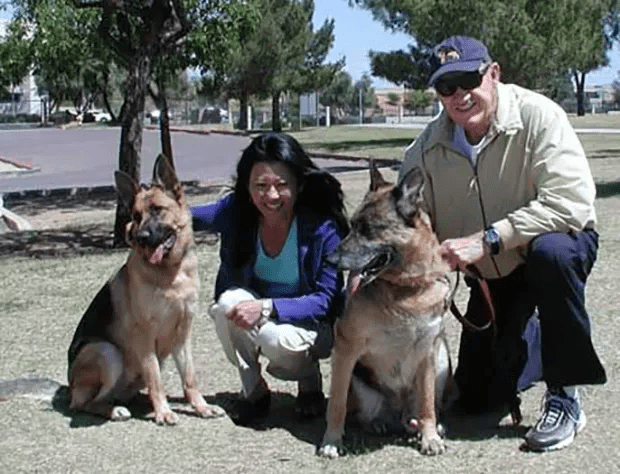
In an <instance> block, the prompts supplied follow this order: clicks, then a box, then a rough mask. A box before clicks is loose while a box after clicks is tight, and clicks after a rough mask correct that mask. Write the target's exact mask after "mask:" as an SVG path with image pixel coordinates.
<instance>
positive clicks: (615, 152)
mask: <svg viewBox="0 0 620 474" xmlns="http://www.w3.org/2000/svg"><path fill="white" fill-rule="evenodd" d="M587 155H588V158H589V159H592V160H600V159H605V158H617V157H618V156H620V149H619V148H609V149H603V150H594V151H591V152H589V153H588V154H587Z"/></svg>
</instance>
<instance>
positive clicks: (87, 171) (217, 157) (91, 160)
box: [0, 127, 249, 193]
mask: <svg viewBox="0 0 620 474" xmlns="http://www.w3.org/2000/svg"><path fill="white" fill-rule="evenodd" d="M248 142H249V139H248V138H246V137H238V136H225V135H218V134H212V135H198V134H189V133H173V135H172V145H173V149H174V153H175V156H174V160H175V166H176V167H177V171H178V174H179V177H180V179H181V180H183V181H185V180H200V181H212V180H214V179H218V180H219V179H222V178H224V179H226V178H229V177H230V176H231V175H232V174H233V172H234V165H235V163H236V161H237V159H238V158H239V155H240V152H241V150H242V149H243V148H244V147H245V146H247V144H248ZM119 143H120V128H118V127H115V128H90V129H68V130H62V129H37V130H11V131H0V157H2V158H8V159H9V160H12V161H14V162H18V163H24V164H28V165H31V166H33V167H35V168H38V171H36V172H33V173H28V174H20V175H12V176H11V175H6V174H0V193H6V192H9V191H22V190H37V189H56V188H67V187H69V188H70V187H91V186H105V185H111V184H113V179H114V170H115V169H117V167H118V149H119ZM160 150H161V147H160V145H159V132H156V131H150V130H145V131H144V135H143V144H142V167H141V171H142V181H143V182H148V181H150V177H151V173H152V167H153V162H154V161H155V157H156V156H157V154H158V153H159V151H160Z"/></svg>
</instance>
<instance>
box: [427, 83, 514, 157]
mask: <svg viewBox="0 0 620 474" xmlns="http://www.w3.org/2000/svg"><path fill="white" fill-rule="evenodd" d="M433 123H434V126H433ZM522 129H523V121H522V120H521V113H520V111H519V104H518V100H517V95H516V93H515V90H514V86H512V85H506V84H502V83H501V82H500V83H499V84H498V85H497V112H496V114H495V118H494V119H493V120H492V122H491V130H490V133H491V134H492V135H493V136H494V135H498V134H500V133H506V134H508V135H512V134H514V133H516V132H517V131H519V130H522ZM453 136H454V122H453V121H452V119H450V117H448V114H447V113H446V111H445V109H444V110H443V111H442V112H441V114H439V116H438V117H437V118H435V119H434V120H433V121H432V122H431V124H430V126H429V137H428V140H427V141H426V146H425V147H424V150H423V151H427V150H429V149H430V148H432V147H434V146H435V145H443V146H445V147H447V148H450V149H453V148H454V146H453V144H452V143H453Z"/></svg>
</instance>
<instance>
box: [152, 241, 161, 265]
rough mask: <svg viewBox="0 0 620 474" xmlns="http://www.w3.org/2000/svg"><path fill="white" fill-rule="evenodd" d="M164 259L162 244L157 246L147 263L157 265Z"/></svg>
mask: <svg viewBox="0 0 620 474" xmlns="http://www.w3.org/2000/svg"><path fill="white" fill-rule="evenodd" d="M163 259H164V244H159V245H158V246H157V248H156V249H155V250H154V251H153V253H152V254H151V256H150V257H149V263H150V264H151V265H159V264H160V263H161V261H162V260H163Z"/></svg>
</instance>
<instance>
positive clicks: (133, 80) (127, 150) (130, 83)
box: [113, 55, 151, 247]
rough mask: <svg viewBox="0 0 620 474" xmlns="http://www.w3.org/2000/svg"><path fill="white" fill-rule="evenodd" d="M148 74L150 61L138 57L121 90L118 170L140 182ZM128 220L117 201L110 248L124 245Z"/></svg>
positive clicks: (121, 205) (126, 214) (119, 201)
mask: <svg viewBox="0 0 620 474" xmlns="http://www.w3.org/2000/svg"><path fill="white" fill-rule="evenodd" d="M150 74H151V60H150V58H148V57H147V56H146V55H142V56H140V57H138V59H137V61H135V62H134V66H133V68H132V69H131V70H130V71H129V74H128V78H127V86H126V90H125V102H124V104H123V112H122V116H121V144H120V150H119V155H118V168H119V170H121V171H124V172H125V173H127V174H128V175H129V176H131V177H132V178H133V179H134V180H135V181H136V182H137V183H139V182H140V161H141V158H140V154H141V151H142V114H143V112H144V98H145V95H146V87H147V84H148V80H149V77H150ZM130 220H131V210H130V209H127V208H126V207H125V206H124V205H123V203H122V202H121V200H120V198H119V199H118V201H117V205H116V221H115V223H114V242H113V245H114V247H121V246H125V245H126V242H125V229H126V227H127V224H128V223H129V221H130Z"/></svg>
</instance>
